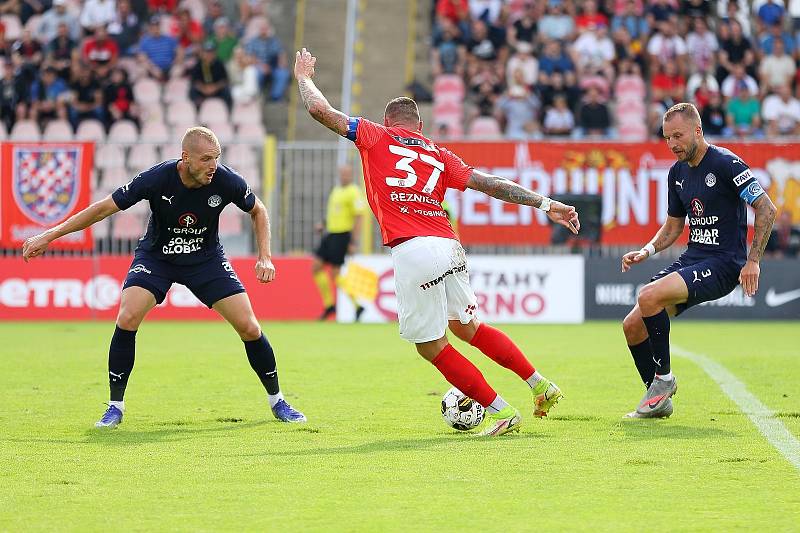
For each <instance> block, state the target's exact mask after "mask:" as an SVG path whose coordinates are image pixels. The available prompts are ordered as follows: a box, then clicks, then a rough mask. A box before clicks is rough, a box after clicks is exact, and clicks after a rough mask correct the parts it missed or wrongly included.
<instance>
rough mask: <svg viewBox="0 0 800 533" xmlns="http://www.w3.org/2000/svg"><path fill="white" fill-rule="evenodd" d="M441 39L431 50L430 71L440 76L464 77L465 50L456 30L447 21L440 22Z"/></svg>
mask: <svg viewBox="0 0 800 533" xmlns="http://www.w3.org/2000/svg"><path fill="white" fill-rule="evenodd" d="M440 35H441V37H440V39H439V40H438V42H434V43H433V47H432V49H431V71H432V73H433V75H434V76H438V75H440V74H458V75H459V76H463V75H464V69H465V66H466V61H467V49H466V47H465V46H464V43H463V41H462V40H461V38H460V37H459V36H458V28H457V27H456V26H455V25H454V24H453V23H452V22H450V20H449V19H443V20H442V27H441V33H440Z"/></svg>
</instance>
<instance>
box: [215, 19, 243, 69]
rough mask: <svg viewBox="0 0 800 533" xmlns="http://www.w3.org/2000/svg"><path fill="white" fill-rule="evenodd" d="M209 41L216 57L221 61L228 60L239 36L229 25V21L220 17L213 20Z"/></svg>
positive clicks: (231, 56) (225, 61)
mask: <svg viewBox="0 0 800 533" xmlns="http://www.w3.org/2000/svg"><path fill="white" fill-rule="evenodd" d="M210 35H211V37H210V39H209V40H210V41H211V42H212V43H214V47H215V49H216V51H217V57H218V58H219V60H220V61H222V62H223V63H227V62H229V61H230V60H231V59H232V58H233V49H234V48H236V45H237V44H238V43H239V38H238V37H237V36H236V33H235V32H234V31H233V27H231V23H230V21H229V20H228V19H227V18H225V17H220V18H218V19H217V20H216V22H214V31H213V33H211V34H210Z"/></svg>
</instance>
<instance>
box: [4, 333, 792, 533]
mask: <svg viewBox="0 0 800 533" xmlns="http://www.w3.org/2000/svg"><path fill="white" fill-rule="evenodd" d="M112 329H113V324H110V323H24V324H21V323H4V324H0V339H2V341H0V376H2V377H0V380H2V381H1V382H2V387H0V531H32V530H41V531H44V530H47V531H54V530H76V531H78V530H79V531H108V530H111V529H114V530H130V531H136V530H144V531H159V530H188V531H220V530H230V531H240V530H243V529H244V530H261V531H266V530H269V531H331V530H336V531H339V530H345V531H460V530H467V529H468V530H482V531H535V530H554V531H564V530H582V531H590V530H591V531H603V530H607V531H643V530H648V529H656V528H657V527H658V528H659V529H665V530H672V531H676V530H716V531H730V530H733V529H753V530H781V531H790V530H795V531H797V530H798V529H800V471H798V469H796V468H795V467H794V466H792V464H791V463H790V462H789V461H787V460H786V459H785V458H784V457H783V456H782V455H780V453H779V452H778V451H777V450H776V449H775V448H773V447H772V446H771V445H770V444H769V442H768V441H767V440H766V439H765V438H764V437H763V436H762V435H761V434H760V433H759V432H758V430H757V429H756V427H755V426H754V425H753V424H752V423H751V422H750V420H749V419H748V418H747V416H745V415H744V414H743V413H742V412H741V411H740V410H739V409H738V407H737V406H736V404H735V403H733V402H732V401H731V400H730V399H728V397H727V396H725V394H724V393H723V392H722V390H721V389H720V388H719V386H718V385H717V384H715V383H714V381H712V379H711V378H710V377H709V376H708V375H706V374H705V373H704V371H703V370H702V369H701V368H700V367H698V366H696V365H695V364H694V363H692V362H691V361H689V360H687V359H683V358H680V357H673V370H674V372H675V374H676V375H677V376H678V378H679V383H680V389H679V391H678V395H677V397H676V399H675V414H674V416H673V417H672V418H671V419H669V420H659V421H636V420H629V421H622V420H621V415H622V414H624V413H625V412H627V411H629V410H631V409H632V408H633V407H635V404H636V402H637V401H638V400H639V398H640V396H641V394H642V392H643V389H642V386H641V384H640V382H639V378H638V375H637V373H636V370H635V369H634V367H633V364H632V362H631V360H630V355H629V353H628V351H627V349H626V348H625V345H624V342H623V340H622V333H621V329H620V326H619V324H618V323H611V322H595V323H588V324H584V325H578V326H519V325H515V326H504V327H503V329H504V330H505V331H506V332H508V333H509V334H510V335H511V336H512V338H514V339H515V340H516V341H517V342H518V344H519V345H520V346H521V347H522V348H523V349H524V350H525V351H526V353H528V354H529V356H530V358H531V359H532V361H533V363H534V364H535V365H536V366H537V368H538V369H539V370H540V371H541V372H542V373H543V374H544V375H546V376H548V377H550V378H551V379H553V380H554V381H556V382H557V383H558V384H559V386H560V387H561V388H562V390H563V391H564V393H565V395H566V398H565V399H564V400H563V401H562V402H561V403H560V404H559V405H558V406H557V407H556V408H555V409H554V410H553V411H552V412H551V417H549V418H548V419H544V420H538V419H534V418H533V416H532V415H531V400H530V393H529V392H528V388H527V386H526V385H525V384H524V383H523V382H521V381H520V380H519V379H518V378H517V377H516V376H515V375H513V374H512V373H511V372H509V371H507V370H505V369H502V368H500V367H498V366H496V365H495V364H494V363H492V362H491V361H489V360H488V359H487V358H485V357H484V356H483V355H481V354H480V353H478V352H477V351H476V350H474V349H473V348H471V347H469V346H465V345H464V344H463V343H460V342H456V343H455V345H456V346H457V347H458V348H459V349H461V350H462V352H463V353H464V354H465V355H467V356H468V357H469V358H470V359H471V360H472V361H473V362H475V363H476V364H477V365H478V366H479V368H481V369H482V370H483V371H484V373H485V375H486V376H487V378H488V379H489V381H490V383H492V384H493V385H494V387H495V388H496V389H497V390H498V391H499V392H500V393H501V394H502V395H503V396H504V397H505V398H506V399H507V400H508V401H509V402H511V403H512V404H514V405H515V406H517V407H518V408H520V410H521V411H522V412H523V416H524V421H523V426H522V431H521V432H520V433H518V434H513V435H508V436H504V437H500V438H494V439H480V438H475V437H472V436H470V435H469V434H463V433H457V432H454V431H452V430H450V429H449V428H447V427H446V426H445V424H444V423H443V422H442V420H441V417H440V415H439V399H440V397H441V394H442V393H444V391H445V390H446V389H447V388H448V385H447V383H446V382H445V381H444V380H443V378H441V376H440V375H439V374H438V373H437V372H436V371H435V369H433V368H432V367H431V366H430V365H429V364H428V363H426V362H424V361H423V360H422V359H421V358H420V357H419V356H417V355H416V353H415V351H414V349H413V348H412V346H411V345H409V344H407V343H406V342H405V341H403V340H401V339H400V338H399V336H398V334H397V327H396V325H393V324H390V325H337V324H316V323H270V324H265V331H266V333H267V335H268V336H269V338H270V339H271V342H272V344H273V345H274V346H275V349H276V353H277V357H278V369H279V371H280V378H281V384H282V386H283V389H284V391H285V393H286V396H287V399H288V400H289V401H290V402H291V403H292V404H294V405H295V406H297V407H298V408H300V409H302V410H303V411H304V412H305V413H306V415H307V416H308V417H309V423H308V424H306V425H288V424H282V423H279V422H277V421H276V420H275V419H273V418H272V416H271V414H269V412H268V408H267V403H266V398H265V396H264V393H263V389H262V388H261V385H260V383H259V382H258V380H257V379H256V377H255V376H254V375H253V374H252V372H251V370H250V368H249V366H248V364H247V358H246V356H245V353H244V348H243V346H242V344H241V342H240V341H239V340H238V337H236V335H235V333H234V332H233V331H232V330H231V329H230V328H229V327H228V326H227V325H225V324H224V323H181V322H174V323H170V322H161V323H155V322H151V323H147V322H145V324H144V325H143V327H142V328H141V330H140V331H139V335H138V338H137V360H136V368H135V370H134V372H133V375H132V377H131V381H130V383H129V386H128V394H127V397H126V405H127V411H126V415H125V421H124V423H123V424H122V425H121V426H120V427H119V428H118V429H116V430H113V431H105V432H101V431H97V430H95V429H94V428H93V423H94V422H95V420H96V419H97V418H99V416H100V415H101V414H102V411H103V410H104V409H105V406H104V405H103V402H104V401H105V400H106V399H107V381H106V353H107V347H108V342H109V340H110V335H111V333H112ZM797 332H798V325H797V323H796V322H795V323H777V322H771V323H716V322H690V321H680V320H679V321H675V322H674V323H673V328H672V339H673V342H674V344H676V345H679V346H681V347H683V348H685V349H687V350H690V351H692V352H695V353H702V354H704V355H706V356H707V357H709V358H711V359H713V360H714V361H716V362H718V363H720V364H722V365H723V366H724V367H725V368H727V369H728V370H729V371H730V372H732V373H733V374H734V375H735V376H736V377H737V378H738V379H739V380H741V381H743V382H744V383H745V384H746V386H747V388H748V390H749V391H750V392H751V393H753V394H754V395H755V396H756V397H757V398H758V399H759V400H760V401H761V402H762V403H764V404H765V405H766V406H768V407H769V408H770V409H772V410H774V411H775V412H776V413H777V417H778V419H779V420H781V421H782V422H783V423H784V424H785V426H786V427H787V428H788V430H789V431H790V432H791V433H792V434H793V435H794V436H795V437H800V386H799V385H798V383H800V348H798V343H797V341H798V335H797ZM656 524H660V525H659V526H657V525H656ZM662 526H663V527H662Z"/></svg>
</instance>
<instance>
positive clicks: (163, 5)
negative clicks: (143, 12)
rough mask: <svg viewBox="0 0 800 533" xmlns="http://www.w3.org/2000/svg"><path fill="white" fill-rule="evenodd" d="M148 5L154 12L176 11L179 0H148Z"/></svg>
mask: <svg viewBox="0 0 800 533" xmlns="http://www.w3.org/2000/svg"><path fill="white" fill-rule="evenodd" d="M147 7H148V8H149V9H150V12H152V13H157V14H158V13H174V12H175V9H177V7H178V0H147Z"/></svg>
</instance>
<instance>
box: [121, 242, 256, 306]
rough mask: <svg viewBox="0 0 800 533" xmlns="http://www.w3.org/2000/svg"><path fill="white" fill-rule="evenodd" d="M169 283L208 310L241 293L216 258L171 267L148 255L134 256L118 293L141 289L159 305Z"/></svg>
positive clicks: (236, 281) (230, 271) (226, 264)
mask: <svg viewBox="0 0 800 533" xmlns="http://www.w3.org/2000/svg"><path fill="white" fill-rule="evenodd" d="M173 283H180V284H182V285H186V287H188V289H189V290H190V291H192V294H194V295H195V296H197V299H198V300H200V301H201V302H203V303H204V304H205V305H206V306H208V307H209V308H210V307H211V306H212V305H214V304H215V303H216V302H218V301H220V300H222V299H223V298H227V297H228V296H231V295H234V294H239V293H240V292H245V291H244V286H243V285H242V283H241V282H240V281H239V278H238V277H237V276H236V272H234V271H233V266H231V263H230V261H228V260H227V259H226V258H225V256H223V255H219V256H216V257H213V258H210V259H209V260H207V261H203V262H202V263H198V264H196V265H175V264H172V263H170V262H168V261H164V260H163V259H161V258H159V257H156V256H154V255H152V254H150V253H148V252H136V254H135V255H134V257H133V262H132V263H131V268H130V269H129V270H128V275H127V276H126V277H125V283H124V284H123V285H122V289H123V290H125V289H127V288H128V287H142V288H143V289H147V290H148V291H150V292H152V293H153V296H155V297H156V302H158V303H161V302H163V301H164V298H166V296H167V291H168V290H169V288H170V287H171V286H172V284H173Z"/></svg>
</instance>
